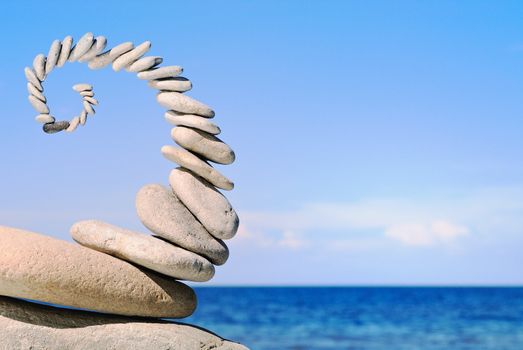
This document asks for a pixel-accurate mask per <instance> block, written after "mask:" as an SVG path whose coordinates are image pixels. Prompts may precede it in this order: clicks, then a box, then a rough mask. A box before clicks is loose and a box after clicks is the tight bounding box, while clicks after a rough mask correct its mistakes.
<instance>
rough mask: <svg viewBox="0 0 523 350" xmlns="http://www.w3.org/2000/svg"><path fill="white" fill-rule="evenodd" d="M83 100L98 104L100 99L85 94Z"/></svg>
mask: <svg viewBox="0 0 523 350" xmlns="http://www.w3.org/2000/svg"><path fill="white" fill-rule="evenodd" d="M83 100H84V101H87V102H89V103H90V104H92V105H95V106H97V105H98V100H97V99H95V98H92V97H89V96H84V98H83Z"/></svg>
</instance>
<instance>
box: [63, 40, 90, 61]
mask: <svg viewBox="0 0 523 350" xmlns="http://www.w3.org/2000/svg"><path fill="white" fill-rule="evenodd" d="M93 44H94V35H93V33H85V34H84V36H82V37H81V38H80V40H78V43H77V44H76V46H75V47H74V48H73V49H72V50H71V53H70V54H69V59H68V61H69V62H75V61H77V60H79V59H80V58H82V56H83V55H85V54H86V53H87V52H88V51H89V50H90V49H91V47H92V46H93Z"/></svg>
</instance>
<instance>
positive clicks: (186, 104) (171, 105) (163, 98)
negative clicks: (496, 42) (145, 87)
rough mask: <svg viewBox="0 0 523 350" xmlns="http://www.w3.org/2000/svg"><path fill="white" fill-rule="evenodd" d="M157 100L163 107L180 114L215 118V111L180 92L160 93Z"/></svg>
mask: <svg viewBox="0 0 523 350" xmlns="http://www.w3.org/2000/svg"><path fill="white" fill-rule="evenodd" d="M156 100H157V101H158V103H159V104H161V105H162V106H164V107H166V108H168V109H172V110H175V111H176V112H180V113H187V114H197V115H201V116H202V117H207V118H213V117H214V111H213V110H212V109H211V108H209V107H208V106H206V105H205V104H203V103H201V102H200V101H197V100H195V99H193V98H191V97H189V96H187V95H183V94H180V93H179V92H172V91H168V92H160V93H159V94H158V95H157V96H156Z"/></svg>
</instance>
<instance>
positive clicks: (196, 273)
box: [0, 33, 239, 317]
mask: <svg viewBox="0 0 523 350" xmlns="http://www.w3.org/2000/svg"><path fill="white" fill-rule="evenodd" d="M106 45H107V40H106V38H105V37H103V36H97V37H94V35H93V34H92V33H87V34H85V35H84V36H83V37H82V38H81V39H80V40H79V41H78V42H77V43H76V45H73V39H72V37H70V36H67V37H66V38H65V39H63V40H62V41H60V40H56V41H54V42H53V43H52V45H51V48H50V49H49V53H48V55H47V56H44V55H43V54H40V55H37V56H36V58H35V59H34V61H33V67H32V68H30V67H27V68H25V75H26V77H27V80H28V84H27V86H28V91H29V101H30V103H31V104H32V106H33V107H34V108H35V110H36V111H37V112H38V113H39V114H38V116H37V117H36V120H37V121H38V122H40V123H43V130H44V131H45V132H47V133H56V132H59V131H63V130H65V131H66V132H72V131H74V130H76V129H77V128H78V126H79V125H84V124H85V123H86V120H87V117H88V116H93V115H94V113H95V111H94V108H93V105H97V104H98V101H97V100H95V99H94V97H93V96H94V93H93V88H92V86H91V85H89V84H85V83H82V84H77V85H75V86H74V87H73V89H74V90H75V91H77V92H78V93H79V94H80V95H81V96H82V98H83V110H82V112H81V113H80V114H79V115H78V116H75V117H74V118H72V120H70V121H56V120H55V118H54V117H53V116H52V115H51V114H50V110H49V107H48V106H47V100H46V98H45V96H44V94H43V91H44V89H43V85H42V83H43V82H44V81H45V79H46V77H47V76H48V75H49V74H50V73H51V72H52V71H53V69H55V68H56V67H61V66H63V65H64V64H65V63H66V62H67V61H69V62H75V61H78V62H85V63H87V65H88V67H89V68H91V69H100V68H103V67H106V66H108V65H112V68H113V69H114V70H115V71H120V70H122V69H123V70H125V71H128V72H133V73H137V76H138V78H140V79H143V80H147V81H148V85H149V86H150V87H152V88H155V89H158V90H159V92H158V94H157V96H156V99H157V101H158V102H159V103H160V105H162V106H164V107H165V108H167V109H168V111H167V112H166V113H165V119H166V120H167V122H169V123H170V124H172V125H175V127H174V128H173V129H172V131H171V137H172V139H173V140H174V142H175V143H176V144H177V145H178V146H180V147H175V146H173V145H167V146H163V147H162V149H161V152H162V154H163V155H164V157H165V158H167V159H168V160H171V161H173V162H175V163H178V165H179V166H180V167H178V168H175V169H174V170H172V171H171V173H170V176H169V184H170V188H167V187H164V186H162V185H159V184H150V185H146V186H144V187H143V188H142V189H141V190H140V191H139V192H138V194H137V196H136V209H137V213H138V216H139V218H140V220H141V222H142V223H143V225H144V226H145V227H147V228H148V229H149V230H150V231H151V232H152V236H149V235H144V234H141V233H137V232H133V231H131V230H127V229H124V228H120V227H117V226H114V225H111V224H108V223H105V222H102V221H97V220H89V221H81V222H77V223H75V224H74V225H73V226H72V227H71V235H72V237H73V239H74V240H75V241H76V242H78V243H79V244H80V245H82V246H83V247H78V246H74V245H70V244H69V243H67V242H61V241H57V240H54V239H52V238H48V237H44V236H40V235H38V234H34V233H29V232H25V231H21V230H15V229H10V228H1V227H0V244H2V246H3V249H4V252H2V253H0V266H2V265H3V262H6V264H7V265H10V264H9V263H7V262H8V261H9V256H10V255H9V252H10V248H9V247H13V248H12V252H11V253H12V256H11V258H13V257H14V256H15V255H17V254H18V256H19V255H20V254H22V255H23V254H24V252H22V253H20V251H19V247H20V245H23V242H29V241H30V242H32V245H35V244H36V245H38V249H39V250H38V254H36V253H35V252H33V251H27V252H26V254H33V255H38V258H35V260H34V264H35V266H36V265H38V266H39V267H38V269H39V271H38V272H34V271H33V273H31V271H30V272H29V273H27V271H25V272H24V273H20V274H17V273H13V271H11V270H8V271H7V273H2V272H3V271H2V268H1V267H0V295H8V296H14V297H21V298H27V299H34V300H41V301H45V302H50V303H56V304H63V305H68V306H73V307H79V308H85V309H90V310H96V311H101V312H106V313H114V314H122V315H138V316H150V317H185V316H188V315H189V314H191V313H192V312H193V311H194V309H195V307H196V299H195V296H194V293H193V291H192V290H191V289H190V288H189V287H187V286H185V285H184V284H182V283H180V282H178V281H176V280H189V281H197V282H203V281H208V280H210V279H211V278H212V277H213V276H214V273H215V268H214V265H222V264H224V263H225V262H226V261H227V258H228V256H229V251H228V248H227V246H226V245H225V243H224V242H223V240H225V239H230V238H232V237H233V236H234V235H235V234H236V231H237V229H238V225H239V219H238V215H237V214H236V212H235V211H234V209H233V208H232V206H231V204H230V203H229V201H228V200H227V198H226V197H225V196H224V195H223V194H222V193H221V192H220V191H219V190H218V189H222V190H232V189H233V187H234V184H233V183H232V182H231V181H230V180H229V179H228V178H226V177H225V176H224V175H222V174H221V173H220V172H219V171H218V170H216V169H215V168H214V167H213V166H212V165H211V164H210V163H209V162H213V163H218V164H231V163H233V162H234V160H235V154H234V152H233V150H232V149H231V148H230V147H229V146H228V145H227V144H225V143H224V142H223V141H222V140H220V139H219V138H218V137H217V136H216V135H218V134H219V133H220V128H219V127H218V126H217V125H215V124H214V123H212V122H211V121H210V119H211V118H213V117H214V115H215V113H214V111H213V110H212V109H211V108H209V107H208V106H206V105H205V104H203V103H201V102H199V101H197V100H195V99H193V98H191V97H189V96H187V95H184V94H183V93H184V92H186V91H188V90H190V89H191V88H192V84H191V82H190V81H189V80H188V79H186V78H183V77H180V76H179V75H180V74H181V73H182V71H183V69H182V68H181V67H179V66H165V67H159V65H160V64H161V63H162V61H163V60H162V58H161V57H158V56H144V55H145V54H146V53H147V52H148V51H149V49H150V48H151V43H150V42H149V41H146V42H144V43H142V44H140V45H138V46H136V47H134V45H133V44H132V43H130V42H126V43H123V44H120V45H118V46H115V47H114V48H112V49H110V50H106V51H104V50H105V47H106ZM217 188H218V189H217ZM2 230H3V231H9V232H10V233H11V234H12V235H11V236H12V237H16V238H5V236H6V235H2ZM9 239H11V240H17V242H16V244H15V243H13V242H10V241H8V240H9ZM2 240H4V241H2ZM35 242H36V243H35ZM58 242H60V243H58ZM40 243H41V244H40ZM32 245H29V246H28V247H27V248H24V249H32ZM15 246H17V247H18V248H16V249H17V252H15V248H14V247H15ZM42 247H43V248H42ZM84 247H87V248H89V249H86V248H84ZM33 248H34V247H33ZM35 249H36V248H35ZM45 254H49V255H50V256H49V257H48V259H47V260H46V259H45V258H46V257H45ZM53 255H54V256H60V257H62V258H63V259H67V264H69V266H68V270H67V271H64V272H62V273H60V272H56V271H54V274H53V275H52V276H50V275H49V274H46V273H45V272H44V273H43V272H42V270H43V269H56V268H57V267H56V262H53V261H48V260H49V259H54V257H53ZM2 257H4V259H2ZM81 260H83V261H81ZM86 261H87V262H86ZM53 264H54V265H53ZM11 265H12V264H11ZM4 269H5V267H4ZM4 272H5V271H4ZM42 275H44V276H42ZM78 276H81V277H78ZM50 279H51V281H50ZM64 280H67V283H65V282H64ZM66 285H67V286H66Z"/></svg>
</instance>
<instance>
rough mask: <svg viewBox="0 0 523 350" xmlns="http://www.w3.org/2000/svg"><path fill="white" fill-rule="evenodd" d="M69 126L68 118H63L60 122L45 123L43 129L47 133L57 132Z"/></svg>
mask: <svg viewBox="0 0 523 350" xmlns="http://www.w3.org/2000/svg"><path fill="white" fill-rule="evenodd" d="M68 127H69V122H68V121H67V120H62V121H59V122H54V123H48V124H44V126H43V129H44V132H45V133H47V134H55V133H57V132H60V131H62V130H65V129H67V128H68Z"/></svg>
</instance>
